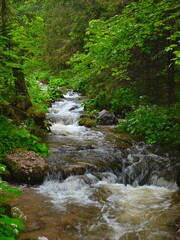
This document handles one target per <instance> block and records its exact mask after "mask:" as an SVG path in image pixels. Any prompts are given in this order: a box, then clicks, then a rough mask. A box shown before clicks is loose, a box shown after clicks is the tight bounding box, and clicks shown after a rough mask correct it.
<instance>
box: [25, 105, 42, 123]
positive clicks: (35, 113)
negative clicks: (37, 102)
mask: <svg viewBox="0 0 180 240" xmlns="http://www.w3.org/2000/svg"><path fill="white" fill-rule="evenodd" d="M27 114H28V115H29V116H30V117H33V118H34V119H38V120H42V121H44V119H45V118H46V114H45V112H44V111H42V110H40V109H38V108H37V107H35V106H32V107H30V108H28V110H27Z"/></svg>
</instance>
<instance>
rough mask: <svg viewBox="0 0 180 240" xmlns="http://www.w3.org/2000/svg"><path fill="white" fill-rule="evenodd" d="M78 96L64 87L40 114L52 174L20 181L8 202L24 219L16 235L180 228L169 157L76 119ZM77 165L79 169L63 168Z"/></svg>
mask: <svg viewBox="0 0 180 240" xmlns="http://www.w3.org/2000/svg"><path fill="white" fill-rule="evenodd" d="M81 101H82V97H80V95H79V94H77V93H73V92H69V93H67V94H66V95H65V96H64V99H62V100H61V101H57V102H55V103H53V104H52V107H51V108H50V109H49V112H48V113H47V118H48V120H49V122H50V123H51V133H49V135H48V139H47V144H48V146H49V148H50V149H51V151H52V153H51V154H50V155H49V157H48V158H47V160H48V162H49V163H50V164H51V166H52V169H53V174H51V175H50V176H49V177H48V178H47V179H46V180H45V181H44V183H43V184H42V185H40V186H36V187H32V188H30V187H26V186H22V187H21V188H22V189H23V192H24V193H23V195H22V196H21V197H20V198H19V199H17V200H16V202H15V205H16V206H18V207H19V208H20V209H21V210H22V211H23V212H24V214H25V215H26V217H27V219H26V224H27V225H26V229H25V231H24V232H23V233H22V235H21V236H20V239H27V238H28V239H29V238H37V237H46V238H47V239H48V240H61V239H63V240H171V239H172V238H173V236H174V234H175V232H176V230H177V229H178V228H179V227H180V214H179V213H180V199H179V191H178V187H177V184H176V182H175V175H176V171H177V168H178V161H177V158H176V157H175V156H173V154H171V153H167V152H162V150H160V149H159V148H158V147H157V148H156V149H154V148H153V147H152V146H147V145H145V144H143V143H135V142H133V140H132V139H131V138H130V137H129V136H127V135H126V134H124V135H123V134H120V135H119V134H117V133H115V132H114V131H113V127H112V126H111V127H110V126H103V127H102V126H97V127H96V128H94V129H89V128H86V127H84V126H79V124H78V121H79V118H80V115H81V114H82V113H83V107H82V104H81ZM78 166H83V171H84V172H83V174H81V175H79V174H77V175H71V174H69V175H70V176H65V175H64V174H63V169H68V168H72V167H75V168H78ZM84 166H85V167H84ZM86 166H87V167H86Z"/></svg>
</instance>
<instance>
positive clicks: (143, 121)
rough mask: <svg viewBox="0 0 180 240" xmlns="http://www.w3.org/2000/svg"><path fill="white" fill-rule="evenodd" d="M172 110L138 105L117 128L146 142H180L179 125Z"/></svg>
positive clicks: (173, 144) (172, 144)
mask: <svg viewBox="0 0 180 240" xmlns="http://www.w3.org/2000/svg"><path fill="white" fill-rule="evenodd" d="M174 116H176V113H175V111H173V110H169V109H166V108H162V107H158V106H156V105H154V106H140V107H139V108H137V109H136V110H135V111H134V112H132V113H131V114H130V115H129V116H128V118H127V120H126V121H125V122H123V123H120V124H119V128H120V129H123V130H125V131H128V132H129V133H131V134H135V135H138V136H141V137H143V138H145V139H146V141H147V143H149V144H152V143H162V144H171V146H175V147H177V146H178V145H179V144H180V136H179V125H178V123H177V121H176V117H174Z"/></svg>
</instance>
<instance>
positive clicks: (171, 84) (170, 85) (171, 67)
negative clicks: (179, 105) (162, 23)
mask: <svg viewBox="0 0 180 240" xmlns="http://www.w3.org/2000/svg"><path fill="white" fill-rule="evenodd" d="M170 35H171V33H170V31H169V33H168V37H170ZM172 43H173V42H172V41H171V40H169V41H168V46H170V45H171V44H172ZM174 57H175V56H174V55H173V51H172V50H170V51H168V53H167V71H168V73H167V94H168V104H169V105H171V104H172V103H173V102H174V100H175V94H174V89H175V80H174V71H175V64H174V61H173V60H172V59H173V58H174Z"/></svg>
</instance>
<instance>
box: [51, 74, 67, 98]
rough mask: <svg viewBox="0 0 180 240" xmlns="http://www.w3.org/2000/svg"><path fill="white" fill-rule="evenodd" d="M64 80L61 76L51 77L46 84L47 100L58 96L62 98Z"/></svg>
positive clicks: (64, 90)
mask: <svg viewBox="0 0 180 240" xmlns="http://www.w3.org/2000/svg"><path fill="white" fill-rule="evenodd" d="M66 85H67V84H66V82H65V81H64V80H62V79H61V78H52V79H50V81H49V84H48V94H49V100H50V101H54V100H56V99H58V98H62V97H63V94H64V93H65V92H66V89H65V88H64V86H66Z"/></svg>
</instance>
